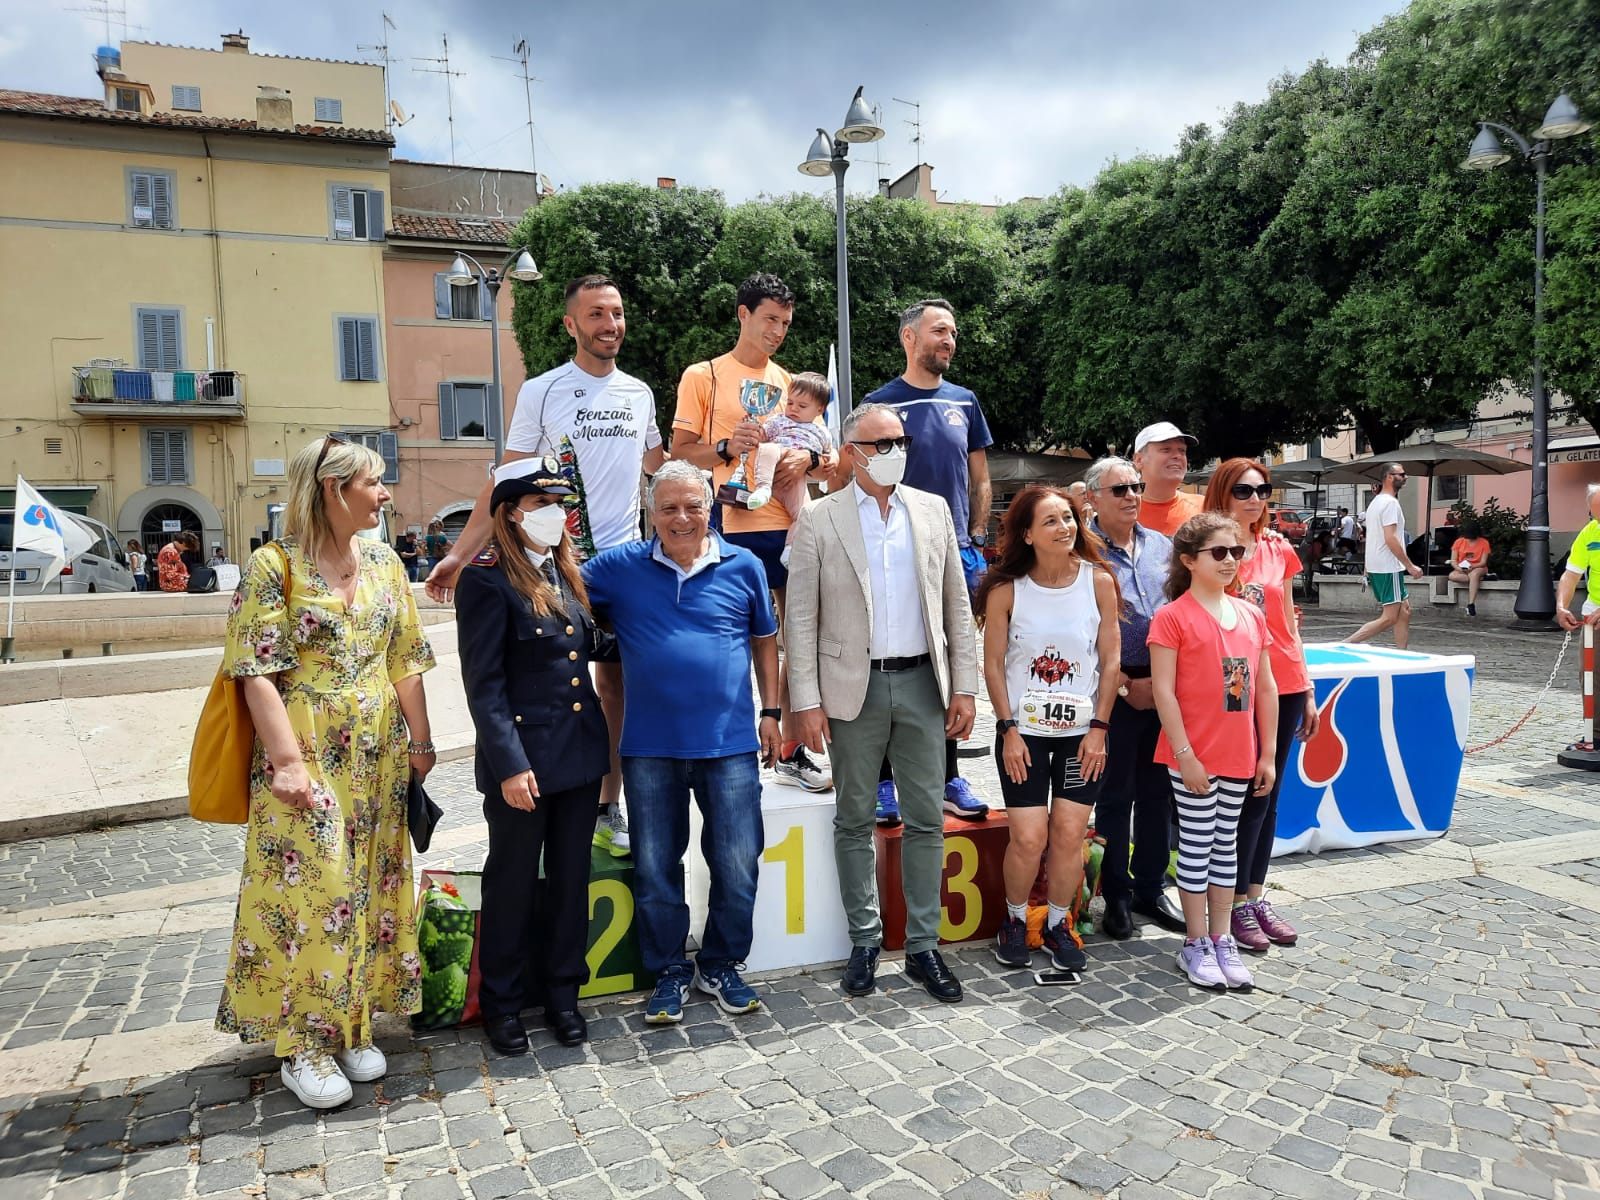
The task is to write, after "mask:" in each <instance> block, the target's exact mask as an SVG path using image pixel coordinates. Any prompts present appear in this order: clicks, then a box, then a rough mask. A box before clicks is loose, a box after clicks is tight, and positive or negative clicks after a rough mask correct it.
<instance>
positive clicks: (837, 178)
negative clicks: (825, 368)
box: [800, 87, 883, 424]
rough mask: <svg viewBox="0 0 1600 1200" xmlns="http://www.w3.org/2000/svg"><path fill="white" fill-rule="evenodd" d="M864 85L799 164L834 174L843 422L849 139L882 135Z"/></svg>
mask: <svg viewBox="0 0 1600 1200" xmlns="http://www.w3.org/2000/svg"><path fill="white" fill-rule="evenodd" d="M865 90H866V88H865V87H858V88H857V89H856V94H855V98H854V99H852V100H851V101H850V111H849V112H847V113H845V117H844V125H843V126H842V127H841V128H840V129H839V131H838V132H837V133H835V134H833V135H832V136H831V137H830V136H829V135H828V131H827V130H826V129H820V128H819V129H818V130H817V137H816V140H815V141H814V142H812V143H811V149H810V151H809V152H808V153H807V154H806V160H805V162H803V163H801V164H800V173H801V174H802V175H812V176H816V177H817V178H822V177H823V176H826V175H832V176H833V194H834V221H835V223H836V229H835V232H834V260H835V261H834V274H835V277H836V280H837V291H838V293H839V378H838V388H839V399H840V402H841V403H840V407H839V420H840V423H841V424H842V423H843V421H844V418H845V417H846V416H847V415H849V412H850V410H851V409H852V408H853V407H854V405H855V402H854V399H853V398H852V395H851V392H850V262H849V256H848V255H847V254H846V253H845V230H844V173H845V171H847V170H848V169H849V167H850V143H852V142H856V143H864V142H875V141H877V140H878V139H879V138H881V137H883V130H882V129H881V128H879V126H878V123H877V118H876V117H874V116H873V113H872V108H871V107H870V106H869V105H868V104H867V102H866V101H865V100H863V99H862V98H861V93H862V92H864V91H865Z"/></svg>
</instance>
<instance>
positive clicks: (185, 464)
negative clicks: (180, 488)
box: [167, 429, 189, 483]
mask: <svg viewBox="0 0 1600 1200" xmlns="http://www.w3.org/2000/svg"><path fill="white" fill-rule="evenodd" d="M167 482H168V483H188V482H189V435H188V434H187V433H185V432H184V431H183V430H181V429H169V430H167Z"/></svg>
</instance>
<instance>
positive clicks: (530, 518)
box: [522, 504, 567, 546]
mask: <svg viewBox="0 0 1600 1200" xmlns="http://www.w3.org/2000/svg"><path fill="white" fill-rule="evenodd" d="M566 527H567V510H566V509H564V508H562V507H561V505H559V504H546V505H545V506H544V507H542V508H535V509H533V510H532V511H529V512H524V513H523V514H522V532H523V533H525V534H527V535H528V538H529V540H530V541H532V542H533V544H534V545H535V546H554V545H556V544H558V543H559V542H560V541H561V531H562V530H564V529H565V528H566Z"/></svg>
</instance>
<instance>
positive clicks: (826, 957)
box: [684, 785, 850, 971]
mask: <svg viewBox="0 0 1600 1200" xmlns="http://www.w3.org/2000/svg"><path fill="white" fill-rule="evenodd" d="M833 812H834V806H833V793H832V792H821V793H811V792H804V791H801V790H799V789H798V788H790V787H784V786H780V785H769V786H766V787H765V788H764V789H763V791H762V795H761V821H762V826H763V829H764V832H765V835H766V838H765V840H766V849H765V850H763V851H762V854H761V868H760V873H759V875H758V876H757V880H756V903H755V940H754V941H753V942H752V944H751V946H750V955H749V957H748V958H747V959H746V960H745V965H746V966H747V967H748V968H749V969H750V970H752V971H773V970H778V969H781V968H784V967H803V966H809V965H810V964H812V963H822V962H836V961H838V960H839V959H843V958H849V957H850V930H849V926H848V925H847V924H846V922H845V918H844V909H843V908H842V907H841V906H840V904H839V872H838V869H837V867H836V866H835V864H834V858H833ZM689 828H690V837H689V852H688V854H687V855H686V856H685V862H684V870H685V872H686V874H687V876H688V882H689V892H688V894H689V914H690V915H689V927H690V930H691V933H690V936H691V938H694V937H698V935H699V933H700V931H701V930H703V929H704V928H705V919H706V907H707V902H708V899H709V895H710V882H711V881H710V877H709V875H708V874H707V871H706V865H705V860H704V858H703V856H702V855H701V853H700V835H701V821H700V810H699V808H698V807H691V810H690V822H689Z"/></svg>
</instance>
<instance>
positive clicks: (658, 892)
mask: <svg viewBox="0 0 1600 1200" xmlns="http://www.w3.org/2000/svg"><path fill="white" fill-rule="evenodd" d="M646 497H647V499H646V503H647V505H648V506H649V509H650V514H651V518H652V520H653V522H654V524H655V528H656V535H655V536H654V537H653V538H651V539H650V540H649V541H648V542H632V543H629V544H628V545H624V546H618V547H616V548H614V549H611V550H607V551H606V552H605V553H603V554H600V555H597V556H596V557H594V558H592V559H590V560H589V561H588V562H587V563H585V564H584V566H583V579H584V583H585V584H586V585H587V586H588V589H589V602H590V604H591V605H592V606H593V608H594V612H595V615H596V616H598V617H600V618H601V619H602V620H608V621H610V623H611V626H612V628H613V630H614V631H615V632H616V635H617V642H618V646H619V648H620V650H621V652H622V678H623V688H622V692H623V697H624V699H623V714H622V744H621V746H620V753H621V757H622V778H623V783H624V786H625V787H626V788H627V792H628V807H629V813H630V815H631V816H632V818H633V861H634V882H633V890H634V920H635V921H636V922H637V926H638V930H639V950H640V956H641V958H642V959H643V960H644V967H645V969H646V970H647V971H649V972H651V973H652V974H653V975H655V976H656V989H655V992H654V994H653V995H652V996H651V997H650V999H649V1001H648V1003H647V1004H646V1006H645V1016H644V1019H645V1021H646V1022H647V1023H649V1024H652V1025H658V1024H667V1023H672V1022H676V1021H681V1020H682V1019H683V1004H684V1001H685V1000H686V999H687V998H688V994H689V987H690V981H691V978H692V980H693V985H694V986H695V987H696V988H698V989H699V990H700V991H702V992H705V993H707V994H708V995H710V996H712V997H713V998H714V999H715V1000H716V1002H717V1003H718V1005H720V1006H721V1008H722V1009H723V1011H725V1012H730V1013H742V1012H751V1011H753V1010H755V1009H757V1008H759V1007H760V1006H761V999H760V997H759V996H758V995H757V994H756V992H755V989H753V988H752V987H750V985H749V984H747V983H745V981H744V980H743V979H742V978H741V977H740V975H739V967H740V965H741V964H742V963H743V962H744V960H745V959H746V958H747V957H748V956H749V953H750V944H751V940H752V937H753V930H752V922H753V914H754V910H755V899H756V872H757V869H758V864H759V862H760V858H761V851H762V849H763V847H764V844H765V839H764V834H763V830H762V825H761V779H760V763H759V762H758V761H757V753H758V751H759V753H760V755H761V758H762V760H764V761H766V762H768V763H770V762H771V761H772V760H773V758H774V757H775V756H776V754H777V749H778V739H779V732H778V715H779V714H778V707H777V706H778V645H777V632H778V622H777V620H776V618H775V617H774V615H773V612H772V600H771V597H770V595H769V593H768V590H767V577H766V572H765V571H764V570H763V568H762V566H761V562H760V560H759V559H757V558H756V556H755V555H753V554H751V553H750V551H748V550H744V549H741V548H739V547H737V546H733V545H730V544H729V543H728V542H726V541H724V540H723V539H722V537H721V536H720V535H718V534H716V533H713V532H711V530H710V523H711V502H712V500H711V484H710V481H709V480H708V479H707V478H706V475H705V472H703V471H701V470H700V468H698V467H696V466H693V465H692V464H690V463H687V462H669V463H667V464H666V465H665V466H664V467H662V468H661V469H660V470H659V471H657V472H656V473H655V475H654V476H652V477H651V480H650V486H649V490H648V492H647V493H646ZM752 658H753V659H754V663H755V673H756V686H757V688H758V689H759V690H760V692H761V705H762V708H761V719H760V727H759V730H758V728H757V722H756V713H755V711H754V709H755V705H754V702H753V699H752V697H751V695H750V667H751V661H752ZM691 793H693V795H694V798H695V801H696V802H697V803H698V804H699V806H700V813H701V816H702V817H703V819H704V821H705V835H704V837H703V838H702V840H701V845H702V847H703V849H704V851H705V855H706V865H707V866H708V867H709V868H710V872H711V897H710V909H709V911H708V913H707V915H706V928H705V934H704V936H703V937H702V938H701V939H700V953H699V955H698V956H697V958H696V960H695V962H694V964H693V965H692V966H691V964H690V962H689V959H688V956H687V955H686V954H685V943H686V941H687V939H688V935H689V905H688V902H687V901H686V900H685V898H684V889H683V881H682V876H681V874H680V868H681V866H682V863H683V856H684V854H685V853H686V852H687V850H688V848H689V796H690V794H691Z"/></svg>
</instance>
